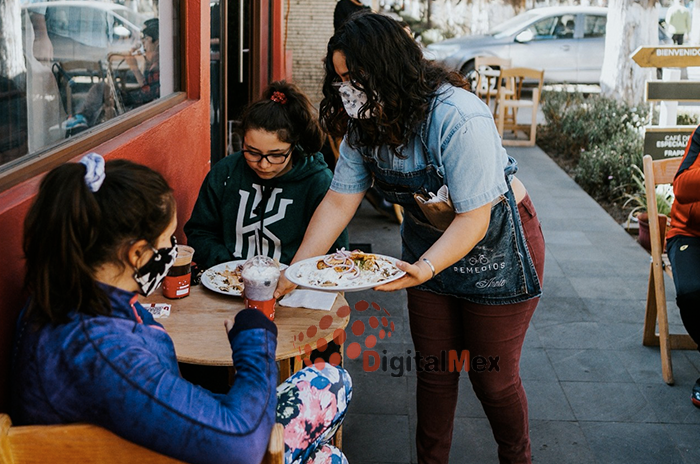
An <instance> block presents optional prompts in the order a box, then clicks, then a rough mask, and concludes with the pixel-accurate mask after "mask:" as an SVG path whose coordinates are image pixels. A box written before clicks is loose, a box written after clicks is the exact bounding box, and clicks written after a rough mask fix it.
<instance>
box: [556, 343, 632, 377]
mask: <svg viewBox="0 0 700 464" xmlns="http://www.w3.org/2000/svg"><path fill="white" fill-rule="evenodd" d="M547 354H548V355H549V359H550V360H551V362H552V367H553V368H554V371H555V372H556V375H557V378H558V379H559V380H561V381H578V382H632V377H630V375H629V374H628V373H627V370H626V369H625V367H624V364H623V363H622V361H621V360H620V358H619V357H618V356H617V353H615V352H614V351H611V350H591V349H579V350H569V349H557V348H548V349H547Z"/></svg>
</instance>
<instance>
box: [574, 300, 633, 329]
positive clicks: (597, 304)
mask: <svg viewBox="0 0 700 464" xmlns="http://www.w3.org/2000/svg"><path fill="white" fill-rule="evenodd" d="M581 303H582V305H583V308H585V310H586V313H587V314H589V315H590V317H592V318H593V319H594V320H596V321H599V322H626V323H643V322H644V311H645V308H646V299H645V298H642V299H640V298H636V299H615V300H613V299H609V298H581Z"/></svg>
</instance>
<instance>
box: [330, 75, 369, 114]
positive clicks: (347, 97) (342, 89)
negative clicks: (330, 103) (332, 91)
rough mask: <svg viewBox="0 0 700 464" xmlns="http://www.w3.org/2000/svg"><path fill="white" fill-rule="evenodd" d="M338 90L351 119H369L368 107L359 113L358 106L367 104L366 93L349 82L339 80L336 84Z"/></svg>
mask: <svg viewBox="0 0 700 464" xmlns="http://www.w3.org/2000/svg"><path fill="white" fill-rule="evenodd" d="M338 92H339V93H340V99H341V100H342V101H343V107H344V108H345V112H346V113H347V114H348V116H350V117H351V118H353V119H369V117H370V114H369V109H368V108H367V109H365V111H363V112H362V114H360V108H362V107H363V106H364V105H366V104H367V94H366V93H364V92H363V91H362V90H359V89H357V88H355V87H354V86H353V85H352V84H351V83H350V82H341V83H340V85H339V86H338Z"/></svg>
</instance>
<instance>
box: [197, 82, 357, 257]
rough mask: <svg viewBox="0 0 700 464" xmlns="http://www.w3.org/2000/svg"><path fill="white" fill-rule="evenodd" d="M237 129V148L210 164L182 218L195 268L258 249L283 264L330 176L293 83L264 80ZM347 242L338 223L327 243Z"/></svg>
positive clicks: (317, 132) (307, 106)
mask: <svg viewBox="0 0 700 464" xmlns="http://www.w3.org/2000/svg"><path fill="white" fill-rule="evenodd" d="M241 131H242V134H243V150H242V151H240V152H238V153H234V154H232V155H230V156H228V157H226V158H224V159H223V160H221V161H219V162H218V163H217V164H216V165H215V166H213V167H212V169H211V171H210V172H209V174H208V175H207V177H206V179H205V180H204V183H203V184H202V188H201V189H200V191H199V197H198V198H197V202H196V204H195V206H194V209H193V210H192V216H191V217H190V219H189V221H187V224H185V233H186V234H187V241H188V244H189V245H191V246H192V247H194V249H195V254H194V260H195V261H196V262H197V265H198V266H199V268H200V269H208V268H209V267H211V266H214V265H216V264H219V263H222V262H226V261H231V260H235V259H246V258H249V257H252V256H254V255H258V254H264V255H267V256H270V257H271V258H273V259H277V260H278V261H280V262H281V263H284V264H289V262H290V261H291V259H292V257H293V256H294V254H295V253H296V251H297V248H299V244H301V240H302V237H303V236H304V233H305V232H306V227H307V226H308V224H309V221H310V220H311V216H312V215H313V213H314V211H315V210H316V206H318V204H319V203H320V202H321V200H322V199H323V197H324V195H325V194H326V192H327V191H328V187H329V186H330V183H331V178H332V173H331V171H330V169H328V166H327V165H326V163H325V161H324V160H323V155H322V154H321V153H319V152H318V151H319V150H320V149H321V146H322V144H323V133H322V131H321V128H320V126H319V123H318V120H317V118H316V115H315V112H314V109H313V107H312V105H311V103H310V102H309V100H308V98H307V97H306V95H304V93H302V91H301V90H300V89H299V88H298V87H297V86H296V85H294V84H291V83H287V82H284V81H279V82H273V83H272V84H270V86H269V87H268V88H267V89H265V91H264V92H263V96H262V98H261V99H260V100H259V101H257V102H255V103H253V104H251V105H250V106H249V107H248V108H247V109H246V110H245V111H244V114H243V117H242V120H241ZM347 245H348V239H347V231H343V232H342V234H340V237H339V238H338V239H337V240H336V241H335V243H334V244H332V245H331V250H335V249H336V248H340V247H347ZM325 251H328V250H324V252H325Z"/></svg>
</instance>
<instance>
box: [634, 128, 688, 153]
mask: <svg viewBox="0 0 700 464" xmlns="http://www.w3.org/2000/svg"><path fill="white" fill-rule="evenodd" d="M656 129H658V130H656ZM693 130H695V126H687V127H667V128H647V130H646V132H645V133H644V154H645V155H651V157H652V158H653V159H665V158H675V157H678V156H683V154H684V153H685V147H686V145H688V140H689V139H690V136H691V135H693Z"/></svg>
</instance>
